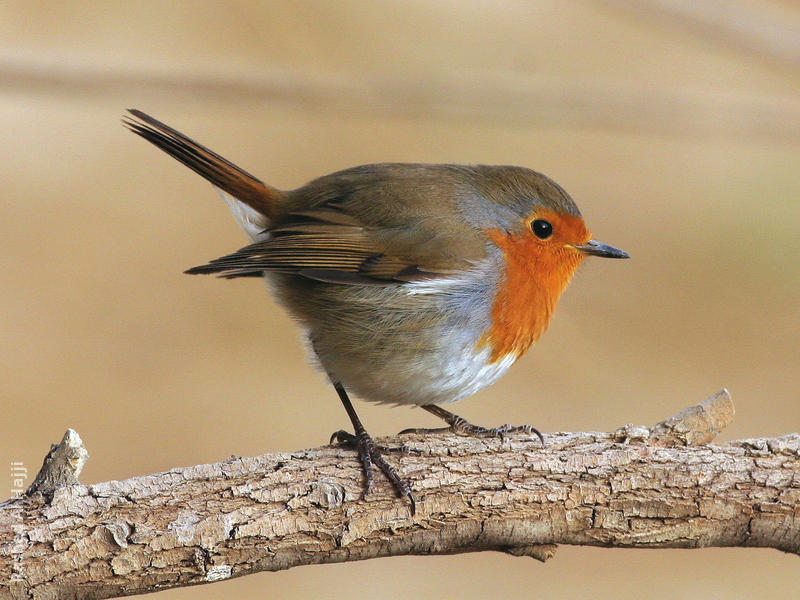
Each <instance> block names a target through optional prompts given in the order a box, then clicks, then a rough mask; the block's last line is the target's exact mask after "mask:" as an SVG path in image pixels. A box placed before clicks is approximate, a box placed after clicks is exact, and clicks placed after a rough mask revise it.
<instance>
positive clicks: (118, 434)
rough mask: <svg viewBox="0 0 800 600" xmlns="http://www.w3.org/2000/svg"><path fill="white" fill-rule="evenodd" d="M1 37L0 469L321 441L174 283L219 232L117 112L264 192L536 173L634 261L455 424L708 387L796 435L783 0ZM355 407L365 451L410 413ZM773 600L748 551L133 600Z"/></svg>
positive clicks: (479, 560)
mask: <svg viewBox="0 0 800 600" xmlns="http://www.w3.org/2000/svg"><path fill="white" fill-rule="evenodd" d="M0 40H2V42H0V132H2V136H1V138H0V139H2V141H3V144H2V148H0V178H1V180H2V184H3V194H2V198H0V264H1V265H2V269H0V400H1V401H2V414H3V418H2V425H1V426H2V429H0V457H2V460H3V461H4V464H9V463H10V462H12V461H20V462H23V463H24V464H25V465H26V466H27V467H28V469H29V471H30V476H31V477H32V476H33V474H35V472H36V470H37V469H38V467H39V466H40V464H41V460H42V457H43V455H44V454H45V452H46V450H47V448H48V444H50V443H51V442H54V441H57V440H59V439H60V438H61V436H62V434H63V433H64V430H65V429H66V428H67V427H73V428H75V429H76V430H77V431H78V432H79V433H80V435H81V436H82V437H83V439H84V442H85V444H86V446H87V448H88V450H89V452H90V455H91V458H90V460H89V462H88V464H87V466H86V469H85V470H84V473H83V476H82V480H83V481H84V482H87V483H91V482H97V481H103V480H107V479H123V478H127V477H130V476H134V475H140V474H145V473H151V472H157V471H162V470H166V469H169V468H171V467H174V466H181V465H192V464H198V463H202V462H214V461H219V460H222V459H224V458H226V457H227V456H229V455H231V454H239V455H257V454H261V453H264V452H270V451H277V450H295V449H300V448H304V447H310V446H316V445H320V444H322V443H324V442H325V441H326V440H327V439H328V436H329V435H330V433H331V432H332V431H333V430H335V429H339V428H341V427H347V426H349V423H348V421H347V417H346V415H345V413H344V411H343V410H342V408H341V406H340V404H339V401H338V399H337V398H336V395H335V393H334V392H333V390H332V389H331V388H330V387H329V386H328V384H327V383H326V381H325V379H324V378H323V377H322V376H321V375H320V374H319V373H316V372H315V371H313V370H312V369H311V368H310V367H309V366H308V365H307V364H306V361H305V357H304V350H303V348H302V345H301V343H300V341H299V340H298V336H297V331H296V328H295V326H294V325H293V323H292V322H291V321H290V319H289V318H288V317H287V316H286V314H285V313H284V312H283V310H282V309H281V308H280V307H278V306H277V305H276V304H275V303H274V301H273V300H272V299H271V298H270V297H269V296H268V295H267V293H266V292H265V290H264V287H263V285H261V284H260V283H259V282H257V281H252V280H236V281H221V280H216V279H214V278H211V277H189V276H186V275H183V274H182V271H183V270H184V269H186V268H188V267H191V266H194V265H197V264H201V263H204V262H205V261H207V260H208V259H211V258H215V257H217V256H220V255H222V254H225V253H227V252H229V251H232V250H235V249H237V248H239V247H241V246H242V245H244V243H245V242H246V240H245V238H244V235H243V234H242V232H241V231H239V229H238V228H237V227H236V225H235V224H234V222H233V220H232V219H231V217H230V215H229V214H228V211H227V209H226V207H225V206H224V205H223V203H222V202H221V201H220V199H219V198H218V197H217V195H216V194H215V193H214V192H213V190H212V189H211V188H210V186H209V185H208V184H207V183H206V182H205V181H203V180H202V179H201V178H200V177H198V176H196V175H194V174H193V173H191V172H190V171H189V170H188V169H186V168H184V167H182V166H181V165H179V164H178V163H177V162H175V161H174V160H172V159H171V158H168V157H167V156H165V155H163V154H162V153H160V152H159V151H158V150H156V149H155V148H153V147H151V146H150V145H149V144H147V143H145V142H144V141H142V140H141V139H138V138H136V137H135V136H133V135H132V134H130V133H129V132H127V131H126V130H125V129H124V128H123V127H122V126H121V125H120V123H119V118H120V116H121V115H122V114H123V111H124V109H126V108H128V107H136V108H140V109H142V110H145V111H146V112H149V113H151V114H153V115H154V116H156V117H157V118H159V119H161V120H163V121H165V122H167V123H168V124H170V125H172V126H174V127H176V128H177V129H180V130H181V131H183V132H185V133H186V134H187V135H189V136H191V137H193V138H195V139H196V140H198V141H199V142H201V143H203V144H206V145H208V146H209V147H211V148H212V149H214V150H216V151H217V152H219V153H220V154H222V155H223V156H225V157H227V158H229V159H230V160H232V161H233V162H235V163H237V164H239V165H241V166H242V167H243V168H244V169H246V170H248V171H250V172H252V173H254V174H255V175H256V176H258V177H260V178H262V179H264V180H265V181H266V182H268V183H270V184H273V185H275V186H277V187H282V188H292V187H297V186H300V185H302V184H303V183H305V182H306V181H307V180H309V179H311V178H313V177H316V176H318V175H321V174H324V173H328V172H331V171H334V170H337V169H341V168H345V167H349V166H353V165H357V164H361V163H369V162H380V161H421V162H457V163H477V162H481V163H506V164H519V165H524V166H528V167H531V168H534V169H537V170H540V171H542V172H544V173H546V174H548V175H550V176H551V177H553V178H554V179H555V180H556V181H558V182H559V183H560V184H561V185H563V186H564V187H565V188H566V189H567V190H568V191H569V192H570V193H571V194H572V195H573V197H574V198H575V199H576V201H577V202H578V204H579V205H580V207H581V209H582V211H583V214H584V217H585V218H586V220H587V222H588V224H589V226H590V228H591V229H592V231H593V233H594V234H595V236H596V237H597V238H598V239H600V240H602V241H604V242H607V243H610V244H613V245H616V246H619V247H621V248H624V249H625V250H627V251H628V252H630V254H631V256H632V257H633V258H632V259H631V260H629V261H625V262H618V261H602V260H588V261H586V263H585V264H584V266H583V267H582V269H581V271H580V272H579V274H578V276H577V277H576V279H575V281H574V282H573V284H572V286H571V287H570V289H569V290H568V291H567V293H566V294H565V296H564V298H563V300H562V303H561V305H560V308H559V310H558V311H557V312H556V317H555V319H554V321H553V323H552V325H551V327H550V330H549V331H548V333H547V334H546V335H545V336H544V338H543V339H542V340H541V341H540V343H539V344H538V345H537V347H536V348H535V349H534V350H532V351H531V352H530V353H529V354H528V355H526V356H525V358H524V359H523V360H522V361H520V363H518V364H517V365H516V366H515V367H514V368H513V369H512V370H511V372H510V373H509V375H507V376H506V377H505V378H504V379H502V380H501V381H500V382H499V383H498V384H496V385H495V386H494V387H493V388H491V389H489V390H486V391H484V392H482V393H480V394H478V395H476V396H474V397H473V398H470V399H468V400H465V401H462V402H461V403H459V404H458V405H457V406H456V407H455V409H456V410H457V412H458V413H459V414H462V415H463V416H465V417H467V418H469V419H470V420H472V421H474V422H476V423H481V424H484V425H492V424H500V423H505V422H512V423H532V424H535V425H536V426H537V427H539V428H540V429H541V430H542V431H545V432H547V431H558V430H603V431H607V430H612V429H614V428H616V427H619V426H620V425H622V424H624V423H629V422H633V423H636V424H652V423H655V422H656V421H658V420H660V419H662V418H665V417H668V416H670V415H672V414H674V413H676V412H678V411H679V410H681V409H683V408H684V407H686V406H688V405H689V404H692V403H695V402H697V401H700V400H702V399H704V398H705V397H707V396H708V395H710V394H712V393H714V392H716V391H717V390H719V389H720V388H722V387H723V386H724V387H727V388H729V389H730V391H731V393H732V395H733V398H734V401H735V403H736V408H737V418H736V421H735V422H734V424H733V425H732V426H731V427H730V428H729V430H728V431H726V432H725V433H724V435H723V437H722V439H733V438H740V437H755V436H772V435H778V434H783V433H787V432H792V431H797V430H798V429H800V404H799V403H800V385H798V371H799V369H798V366H799V365H798V350H797V348H798V346H797V339H798V338H797V335H798V330H800V235H798V223H800V203H799V202H798V199H799V198H800V169H799V167H800V6H799V5H798V4H797V3H796V2H794V1H793V0H783V1H778V0H774V1H766V0H764V1H761V0H734V1H730V2H721V1H708V2H690V1H688V0H641V1H633V0H629V1H626V0H581V1H575V2H560V1H556V0H536V1H522V0H520V1H505V2H488V1H485V2H483V1H477V0H462V1H459V2H455V1H442V2H423V1H420V0H405V1H399V0H398V1H396V2H389V1H385V0H371V1H369V2H337V1H329V2H305V1H304V2H293V1H285V2H247V1H241V2H226V3H207V2H191V3H190V2H186V3H181V2H174V3H166V2H147V1H145V2H135V3H132V2H125V3H122V2H117V3H108V2H101V1H95V2H60V3H54V2H49V1H48V2H36V1H28V2H8V1H6V2H3V3H0ZM357 409H358V411H359V413H360V414H361V417H362V419H363V420H364V422H365V424H366V426H367V428H368V429H369V431H370V432H372V434H373V435H385V434H390V433H394V432H396V431H398V430H400V429H402V428H405V427H411V426H425V425H430V426H433V425H438V422H437V421H436V420H435V419H434V418H433V417H431V416H430V415H428V414H427V413H424V412H422V411H419V410H412V409H409V408H388V407H381V406H372V405H366V404H365V403H360V402H359V403H358V404H357ZM354 460H355V459H354ZM29 481H30V480H29ZM0 484H2V482H0ZM3 485H4V487H8V488H9V490H2V493H0V496H2V497H5V496H8V495H9V493H8V492H10V485H11V484H10V481H9V483H7V484H3ZM798 591H800V576H798V571H797V557H789V556H787V555H782V554H779V553H778V552H776V551H771V550H741V549H730V550H727V549H722V550H721V549H709V550H696V551H683V550H673V551H668V550H662V551H641V550H639V551H634V550H630V551H629V550H608V549H593V548H570V547H562V548H561V549H560V551H559V552H558V553H557V555H556V557H555V558H554V559H553V560H552V561H550V562H549V563H548V564H546V565H542V564H539V563H537V562H534V561H533V560H531V559H525V558H513V557H510V556H506V555H501V554H497V553H483V554H473V555H460V556H448V557H403V558H392V559H381V560H373V561H367V562H361V563H351V564H340V565H328V566H315V567H304V568H298V569H293V570H290V571H286V572H282V573H262V574H258V575H255V576H252V577H246V578H243V579H236V580H232V581H227V582H222V583H217V584H214V585H209V586H201V587H195V588H191V589H184V590H175V591H169V592H165V593H162V594H160V596H159V597H161V598H172V599H179V598H190V597H191V598H216V597H237V598H243V599H245V598H305V597H309V598H311V597H318V598H334V597H336V598H341V597H343V596H347V597H350V598H411V597H414V598H443V597H448V598H452V597H459V598H462V599H465V600H466V599H471V598H485V597H487V596H489V595H490V594H491V595H497V593H498V592H501V593H502V595H503V596H504V597H505V596H508V597H523V598H524V597H538V598H602V597H611V596H613V597H615V598H618V599H627V598H653V599H655V598H675V597H681V598H746V597H747V598H752V597H784V598H785V597H791V596H792V595H793V594H792V593H794V594H796V593H797V592H798Z"/></svg>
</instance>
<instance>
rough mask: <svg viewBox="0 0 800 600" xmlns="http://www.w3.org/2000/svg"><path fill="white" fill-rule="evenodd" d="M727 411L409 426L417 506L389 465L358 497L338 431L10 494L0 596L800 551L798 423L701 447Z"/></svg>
mask: <svg viewBox="0 0 800 600" xmlns="http://www.w3.org/2000/svg"><path fill="white" fill-rule="evenodd" d="M732 416H733V404H732V402H731V400H730V396H729V395H728V394H727V392H725V391H723V392H721V393H720V394H717V395H716V396H714V397H712V398H710V399H709V400H707V401H705V402H703V403H701V404H700V405H698V406H696V407H692V408H691V409H688V410H686V411H684V412H682V413H681V414H680V415H677V416H676V417H673V418H672V419H668V420H666V421H664V422H662V423H659V424H658V425H656V426H654V427H633V426H626V427H624V428H621V429H620V430H618V431H616V432H613V433H610V434H607V433H556V434H551V435H548V436H547V445H546V447H545V448H542V447H541V445H540V443H539V442H538V440H536V439H535V438H534V439H528V437H526V436H516V435H515V436H509V437H508V438H506V439H505V440H500V439H475V438H467V437H460V436H455V435H440V436H435V437H420V436H409V437H408V438H403V441H404V442H405V443H406V445H407V447H408V449H409V452H408V453H406V454H404V455H402V457H401V456H400V455H394V456H390V458H389V460H391V461H393V462H395V463H397V462H398V461H399V462H400V466H399V470H400V472H401V473H402V474H403V476H405V477H407V478H408V480H409V481H410V482H411V484H412V486H413V488H414V491H415V494H416V495H417V499H418V504H417V513H416V516H414V517H412V516H411V514H410V511H409V506H408V504H407V503H406V502H404V501H403V500H401V499H398V498H397V497H396V496H395V495H394V493H393V490H392V488H391V486H390V485H389V484H388V483H387V482H386V481H385V480H384V479H383V478H378V479H377V480H376V490H375V491H374V492H373V493H371V494H370V495H369V496H368V497H367V498H365V499H360V490H361V485H362V475H361V470H360V466H359V464H358V461H357V459H356V457H355V455H354V453H353V452H351V451H350V450H347V449H343V448H335V447H328V446H326V447H321V448H315V449H312V450H304V451H301V452H293V453H279V454H269V455H264V456H259V457H255V458H240V457H232V458H229V459H228V460H226V461H224V462H222V463H217V464H212V465H198V466H195V467H187V468H176V469H172V470H171V471H168V472H166V473H159V474H156V475H146V476H142V477H135V478H132V479H128V480H125V481H108V482H104V483H98V484H95V485H90V486H86V485H80V484H76V485H71V486H65V487H59V488H57V489H56V490H55V491H54V493H53V496H52V500H51V501H48V499H47V497H46V496H45V495H43V494H42V493H40V492H34V493H32V495H30V496H27V497H23V498H17V499H12V500H9V501H6V502H4V503H2V504H0V582H1V583H2V585H3V587H2V588H0V598H33V597H36V598H54V599H55V598H92V599H93V598H108V597H112V596H118V595H126V594H140V593H145V592H152V591H156V590H159V589H165V588H170V587H179V586H185V585H190V584H197V583H205V582H212V581H218V580H222V579H227V578H230V577H238V576H242V575H247V574H249V573H254V572H257V571H265V570H267V571H269V570H279V569H287V568H289V567H294V566H299V565H308V564H316V563H331V562H343V561H351V560H363V559H366V558H373V557H378V556H393V555H403V554H452V553H459V552H476V551H483V550H501V551H505V552H509V553H511V554H514V555H520V556H522V555H524V556H533V557H535V558H538V559H539V560H546V559H547V558H549V557H550V556H551V555H552V554H553V552H554V550H555V544H579V545H592V546H615V547H636V548H667V547H668V548H697V547H704V546H748V547H750V546H760V547H771V548H777V549H780V550H784V551H786V552H793V553H800V435H797V434H792V435H787V436H783V437H778V438H771V439H751V440H739V441H735V442H730V443H727V444H722V445H714V446H711V445H709V446H696V445H691V444H695V443H698V442H703V441H708V440H710V439H711V437H713V435H714V434H716V432H717V431H719V430H720V429H721V428H722V427H724V426H725V425H726V424H727V423H729V422H730V420H731V418H732ZM73 441H74V438H73ZM385 442H387V443H389V444H392V443H395V444H396V443H398V440H397V439H389V440H385Z"/></svg>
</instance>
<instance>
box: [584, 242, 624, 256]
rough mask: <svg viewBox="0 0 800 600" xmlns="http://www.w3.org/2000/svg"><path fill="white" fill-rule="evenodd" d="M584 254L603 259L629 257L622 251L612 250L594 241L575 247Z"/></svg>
mask: <svg viewBox="0 0 800 600" xmlns="http://www.w3.org/2000/svg"><path fill="white" fill-rule="evenodd" d="M575 248H576V249H577V250H580V251H581V252H583V253H584V254H591V255H592V256H602V257H604V258H630V255H629V254H628V253H627V252H625V251H624V250H620V249H619V248H614V246H609V245H608V244H601V243H600V242H598V241H596V240H589V241H588V242H586V243H585V244H583V245H581V246H575Z"/></svg>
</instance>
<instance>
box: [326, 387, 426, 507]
mask: <svg viewBox="0 0 800 600" xmlns="http://www.w3.org/2000/svg"><path fill="white" fill-rule="evenodd" d="M333 387H334V389H335V390H336V393H337V394H339V399H340V400H341V401H342V404H343V405H344V409H345V410H346V411H347V416H348V417H350V421H351V422H352V423H353V430H354V432H355V435H354V434H352V433H349V432H347V431H337V432H335V433H334V434H333V435H332V436H331V443H333V442H334V441H336V442H337V443H340V444H347V445H350V446H355V448H356V450H357V451H358V457H359V458H360V459H361V465H362V467H363V468H364V476H365V477H366V479H367V483H366V486H365V488H364V495H366V494H368V493H369V491H370V489H372V484H373V477H372V465H375V466H376V467H378V468H379V469H380V470H381V471H383V474H384V475H386V478H387V479H388V480H389V481H391V482H392V485H393V486H394V489H395V490H397V494H398V495H399V496H401V497H406V498H408V500H409V501H410V502H411V514H412V515H413V514H414V513H415V512H416V500H415V499H414V495H413V494H412V493H411V486H409V485H408V483H406V481H405V480H404V479H402V478H401V477H400V475H398V474H397V471H395V469H394V467H392V465H390V464H389V463H387V462H386V461H385V460H384V459H383V456H382V455H381V451H380V447H379V446H378V445H377V444H376V443H375V442H374V441H373V440H372V437H370V435H369V434H368V433H367V430H366V429H364V425H362V424H361V419H359V418H358V415H357V414H356V410H355V408H353V404H352V402H350V398H348V396H347V392H346V391H345V389H344V387H343V386H342V384H341V383H339V382H337V381H334V382H333Z"/></svg>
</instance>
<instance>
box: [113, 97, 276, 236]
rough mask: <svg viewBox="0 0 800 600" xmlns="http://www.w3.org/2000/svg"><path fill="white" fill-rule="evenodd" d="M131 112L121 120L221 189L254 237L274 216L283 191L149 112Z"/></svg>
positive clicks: (237, 217)
mask: <svg viewBox="0 0 800 600" xmlns="http://www.w3.org/2000/svg"><path fill="white" fill-rule="evenodd" d="M128 112H129V113H130V114H131V116H130V117H129V116H127V115H126V116H124V117H123V118H122V123H123V124H124V125H125V126H126V127H127V128H128V129H130V130H131V131H133V132H134V133H135V134H136V135H139V136H141V137H143V138H144V139H146V140H147V141H149V142H151V143H152V144H154V145H156V146H158V147H159V148H161V150H163V151H164V152H166V153H167V154H169V155H170V156H172V157H173V158H175V159H177V160H179V161H180V162H182V163H183V164H184V165H186V166H187V167H189V168H190V169H191V170H192V171H194V172H195V173H197V174H198V175H200V176H202V177H204V178H205V179H206V180H208V181H209V182H211V184H212V185H213V186H214V187H216V188H218V189H219V191H220V193H222V195H223V198H225V201H226V202H228V204H229V205H230V207H231V210H232V211H233V213H234V217H235V218H236V220H237V221H238V222H239V224H240V225H241V226H242V228H244V229H245V231H247V233H248V234H250V236H251V237H255V236H256V234H257V230H263V229H264V228H265V227H266V225H267V224H268V223H269V221H270V220H271V219H272V217H274V216H275V212H276V204H277V202H278V201H279V198H280V196H281V192H280V191H278V190H276V189H275V188H272V187H270V186H268V185H266V184H265V183H264V182H262V181H260V180H259V179H256V178H255V177H253V176H252V175H250V174H249V173H247V172H246V171H244V170H242V169H240V168H239V167H237V166H236V165H234V164H233V163H232V162H230V161H228V160H226V159H224V158H222V157H221V156H220V155H219V154H217V153H215V152H212V151H211V150H209V149H208V148H206V147H204V146H201V145H200V144H198V143H197V142H194V141H193V140H191V139H189V138H188V137H186V136H185V135H183V134H182V133H181V132H180V131H176V130H175V129H173V128H172V127H169V126H168V125H165V124H164V123H162V122H161V121H158V120H156V119H154V118H153V117H151V116H150V115H148V114H146V113H143V112H142V111H140V110H136V109H130V110H129V111H128ZM237 200H238V202H235V201H237ZM240 203H241V204H244V205H246V206H241V204H240ZM247 207H249V208H250V209H252V211H255V213H258V214H253V212H252V211H251V210H248V209H247Z"/></svg>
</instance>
